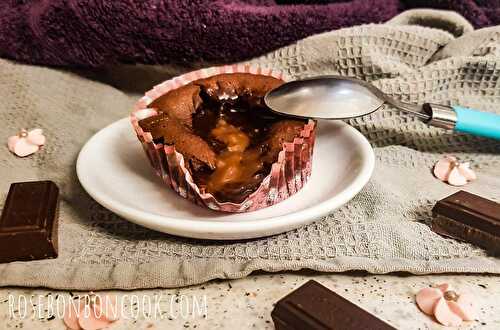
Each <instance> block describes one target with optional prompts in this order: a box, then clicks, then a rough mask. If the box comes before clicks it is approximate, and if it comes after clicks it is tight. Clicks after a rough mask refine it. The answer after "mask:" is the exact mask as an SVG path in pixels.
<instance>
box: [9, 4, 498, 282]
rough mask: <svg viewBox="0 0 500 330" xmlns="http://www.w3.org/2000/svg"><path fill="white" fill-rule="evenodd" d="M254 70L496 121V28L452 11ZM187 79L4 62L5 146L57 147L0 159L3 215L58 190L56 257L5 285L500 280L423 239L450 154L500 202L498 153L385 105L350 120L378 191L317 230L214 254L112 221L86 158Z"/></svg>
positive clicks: (323, 40)
mask: <svg viewBox="0 0 500 330" xmlns="http://www.w3.org/2000/svg"><path fill="white" fill-rule="evenodd" d="M253 61H254V62H258V63H261V64H263V65H266V66H272V67H275V68H278V69H282V70H285V71H287V72H288V73H289V74H290V75H292V76H293V77H296V78H303V77H307V76H314V75H321V74H340V75H348V76H356V77H359V78H362V79H366V80H368V81H371V82H373V83H374V84H376V85H377V86H378V87H380V88H382V89H383V90H384V91H385V92H387V93H389V94H391V95H393V96H395V97H396V98H399V99H401V100H403V101H407V102H424V101H431V102H436V103H444V104H449V103H451V104H460V105H464V106H470V107H475V108H478V109H482V110H485V111H492V112H497V113H500V80H499V77H500V27H499V28H490V29H485V30H480V31H473V29H472V27H471V26H470V25H469V24H468V23H467V22H466V21H465V20H463V19H462V18H461V17H460V16H458V15H456V14H453V13H449V12H438V11H426V10H420V11H413V12H410V13H404V14H402V15H400V16H398V17H396V18H395V19H394V20H393V21H391V22H389V23H388V24H384V25H367V26H360V27H353V28H349V29H343V30H339V31H333V32H329V33H324V34H320V35H316V36H313V37H310V38H307V39H304V40H301V41H299V42H297V43H295V44H293V45H290V46H288V47H285V48H282V49H279V50H277V51H275V52H272V53H270V54H267V55H266V56H263V57H261V58H258V59H254V60H253ZM198 66H199V65H198ZM193 67H195V65H193ZM179 69H180V68H173V67H144V66H121V67H113V68H108V69H105V70H101V71H100V72H88V71H86V72H83V71H82V72H69V71H64V70H60V69H55V68H46V67H37V66H29V65H22V64H18V63H13V62H11V61H8V60H0V99H1V100H2V102H1V103H0V121H1V123H2V125H1V127H0V137H1V139H2V140H3V141H6V139H7V137H8V136H9V135H11V134H14V133H16V130H17V129H18V128H22V127H26V128H33V127H41V128H43V129H44V130H45V132H46V135H47V137H48V142H47V145H46V147H45V148H44V149H43V151H41V152H39V153H37V154H35V155H34V156H32V157H28V158H25V159H19V158H16V157H15V156H13V155H12V154H11V153H9V151H8V150H7V148H6V147H5V146H3V147H1V148H0V173H1V176H0V191H1V195H2V196H0V197H1V200H2V202H0V203H3V200H4V198H5V195H6V193H7V190H8V188H9V184H10V183H11V182H16V181H25V180H35V179H51V180H54V181H56V182H57V183H58V184H59V186H60V188H61V191H62V204H61V215H60V223H61V224H60V233H59V234H60V256H59V257H58V258H57V259H54V260H41V261H32V262H14V263H10V264H2V265H0V285H2V286H7V285H20V286H46V287H52V288H66V289H105V288H123V289H132V288H152V287H175V286H184V285H190V284H195V283H201V282H203V281H208V280H210V279H214V278H238V277H243V276H246V275H248V274H249V273H251V272H252V271H255V270H264V271H282V270H298V269H302V268H309V269H314V270H317V271H324V272H340V271H347V270H353V269H358V270H366V271H368V272H373V273H386V272H393V271H405V272H411V273H415V274H423V273H440V272H464V273H465V272H481V273H482V272H491V273H500V259H496V258H493V257H489V256H488V255H487V254H486V253H485V252H484V251H483V250H481V249H479V248H477V247H475V246H473V245H470V244H467V243H460V242H457V241H455V240H451V239H445V238H443V237H441V236H439V235H436V234H434V233H433V232H432V231H431V230H430V229H429V227H428V224H429V222H430V220H431V214H430V210H431V208H432V206H433V204H434V203H435V202H436V200H438V199H440V198H442V197H444V196H446V195H448V194H451V193H453V192H455V191H457V190H458V189H457V188H454V187H451V186H448V185H446V184H444V183H442V182H440V181H438V180H436V179H435V178H434V177H433V176H432V174H431V171H430V169H431V168H432V166H433V164H434V162H435V161H436V160H437V159H439V158H440V157H442V156H443V154H447V153H452V154H455V155H457V156H459V157H460V158H462V159H464V160H466V161H470V162H471V163H472V166H473V168H474V169H475V170H476V172H477V175H478V180H477V181H475V182H473V183H472V184H470V185H468V186H467V187H466V188H465V189H467V190H468V191H471V192H473V193H478V194H480V195H482V196H484V197H487V198H492V199H496V200H497V201H498V200H499V197H500V142H499V141H494V140H488V139H482V138H476V137H472V136H466V135H462V134H456V133H453V132H449V131H444V130H441V129H437V128H430V127H428V126H426V125H425V124H423V123H420V122H419V121H418V120H416V119H414V118H412V117H410V116H408V115H404V114H402V113H400V112H399V111H397V110H395V109H392V108H388V107H387V108H384V109H383V110H382V111H378V112H376V113H373V114H371V115H369V116H366V117H364V118H358V119H354V120H351V121H350V124H351V125H353V126H354V127H356V128H357V129H359V130H360V131H361V132H362V133H363V134H364V135H365V136H366V137H367V138H368V139H369V140H370V142H371V143H372V145H373V147H374V149H375V154H376V167H375V172H374V174H373V177H372V179H371V180H370V182H369V183H368V185H367V186H366V187H365V188H364V189H363V190H362V192H361V193H359V195H357V196H356V197H355V198H354V199H353V200H352V201H351V202H349V203H348V204H347V205H345V206H344V207H342V208H340V209H339V210H337V211H335V212H334V213H332V214H331V215H329V216H327V217H326V218H323V219H318V221H317V222H316V223H314V224H311V225H308V226H305V227H302V228H300V229H297V230H294V231H291V232H288V233H284V234H281V235H276V236H273V237H268V238H261V239H255V240H249V241H238V242H209V241H199V240H191V239H183V238H178V237H173V236H169V235H166V234H162V233H157V232H153V231H151V230H147V229H144V228H141V227H139V226H136V225H133V224H131V223H129V222H127V221H126V220H123V219H121V218H119V217H118V216H116V215H114V214H112V213H111V212H109V211H107V210H105V209H104V208H103V207H101V206H99V205H98V204H97V203H96V202H94V201H93V200H92V199H91V198H90V197H89V196H88V195H87V194H86V193H85V192H84V191H83V189H82V188H81V186H80V185H79V183H78V180H77V178H76V175H75V160H76V157H77V155H78V152H79V150H80V148H81V147H82V146H83V145H84V143H85V142H86V141H87V139H89V138H90V137H91V136H92V135H93V134H94V133H96V132H97V131H98V130H99V129H101V128H103V127H104V126H106V125H108V124H109V123H111V122H113V121H115V120H118V119H120V118H123V117H125V116H127V115H128V114H129V112H130V110H131V108H132V104H133V102H134V101H135V99H136V98H137V97H138V95H139V94H140V93H141V92H144V90H146V89H148V88H150V87H151V86H152V85H153V84H154V83H158V82H159V81H161V80H165V79H167V78H169V77H171V76H172V75H174V74H178V73H179V72H180V70H179ZM191 69H192V68H181V70H182V71H189V70H191ZM123 147H124V148H126V147H127V146H126V145H124V146H123ZM317 156H318V157H321V155H317ZM145 161H146V159H145ZM131 189H133V187H131Z"/></svg>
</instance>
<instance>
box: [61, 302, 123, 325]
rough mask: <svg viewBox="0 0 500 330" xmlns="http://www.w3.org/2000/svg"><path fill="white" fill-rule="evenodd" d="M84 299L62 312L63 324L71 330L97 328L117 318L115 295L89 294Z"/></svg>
mask: <svg viewBox="0 0 500 330" xmlns="http://www.w3.org/2000/svg"><path fill="white" fill-rule="evenodd" d="M85 298H88V299H85V300H84V301H81V300H78V302H77V304H75V305H70V306H68V308H67V309H66V312H65V314H64V319H63V321H64V324H66V327H67V328H68V329H71V330H99V329H105V328H107V327H109V326H110V325H111V324H113V322H115V321H117V320H118V313H117V312H118V310H117V309H116V297H113V298H111V297H109V296H97V295H94V294H91V295H89V296H86V297H85Z"/></svg>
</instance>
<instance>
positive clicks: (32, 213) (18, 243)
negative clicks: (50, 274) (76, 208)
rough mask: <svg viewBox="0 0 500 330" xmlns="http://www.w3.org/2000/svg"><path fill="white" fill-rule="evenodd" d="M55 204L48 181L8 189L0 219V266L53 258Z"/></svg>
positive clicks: (54, 192)
mask: <svg viewBox="0 0 500 330" xmlns="http://www.w3.org/2000/svg"><path fill="white" fill-rule="evenodd" d="M58 202H59V188H58V187H57V186H56V184H55V183H54V182H52V181H34V182H20V183H13V184H12V185H11V186H10V189H9V194H8V195H7V200H6V201H5V206H4V208H3V211H2V217H1V218H0V262H11V261H20V260H36V259H48V258H56V257H57V227H58V221H57V214H58Z"/></svg>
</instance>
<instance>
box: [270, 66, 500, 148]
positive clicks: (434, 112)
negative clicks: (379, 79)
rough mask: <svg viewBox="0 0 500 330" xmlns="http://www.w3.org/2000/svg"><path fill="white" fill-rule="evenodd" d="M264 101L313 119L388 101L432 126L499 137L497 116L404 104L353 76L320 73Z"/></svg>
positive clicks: (348, 114)
mask: <svg viewBox="0 0 500 330" xmlns="http://www.w3.org/2000/svg"><path fill="white" fill-rule="evenodd" d="M264 102H265V103H266V105H267V106H268V107H269V108H271V109H272V110H273V111H276V112H279V113H282V114H286V115H290V116H294V117H300V118H314V119H348V118H354V117H360V116H364V115H367V114H370V113H372V112H374V111H376V110H378V109H380V107H381V106H382V105H383V104H384V103H387V104H390V105H392V106H394V107H396V108H398V109H400V110H402V111H404V112H407V113H409V114H411V115H414V116H416V117H418V118H419V119H420V120H422V121H423V122H425V123H427V124H429V125H432V126H437V127H441V128H445V129H454V130H456V131H460V132H465V133H469V134H474V135H479V136H484V137H489V138H493V139H499V140H500V115H496V114H493V113H489V112H481V111H477V110H472V109H467V108H464V107H460V106H447V105H439V104H432V103H424V104H422V105H416V104H410V103H404V102H401V101H398V100H395V99H393V98H391V97H390V96H388V95H387V94H384V93H383V92H382V91H381V90H379V89H378V88H376V87H375V86H373V85H371V84H370V83H367V82H365V81H363V80H359V79H356V78H348V77H340V76H321V77H313V78H308V79H303V80H295V81H291V82H288V83H285V84H283V85H281V86H279V87H278V88H275V89H273V90H272V91H270V92H268V93H267V94H266V96H265V97H264Z"/></svg>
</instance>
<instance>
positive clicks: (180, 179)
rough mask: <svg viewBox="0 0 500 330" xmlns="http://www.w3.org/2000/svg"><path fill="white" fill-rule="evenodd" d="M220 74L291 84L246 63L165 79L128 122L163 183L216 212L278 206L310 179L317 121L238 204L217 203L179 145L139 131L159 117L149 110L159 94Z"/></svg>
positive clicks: (270, 71) (287, 147)
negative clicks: (143, 122)
mask: <svg viewBox="0 0 500 330" xmlns="http://www.w3.org/2000/svg"><path fill="white" fill-rule="evenodd" d="M222 73H252V74H260V75H266V76H272V77H275V78H278V79H281V80H285V81H286V80H288V77H286V76H285V75H284V74H283V73H282V72H280V71H277V70H273V69H267V68H261V67H259V66H254V65H242V64H235V65H227V66H221V67H212V68H206V69H201V70H197V71H193V72H189V73H186V74H184V75H181V76H178V77H175V78H173V79H170V80H167V81H165V82H163V83H161V84H158V85H156V86H155V87H153V89H151V90H149V91H148V92H146V93H145V95H144V96H143V97H141V98H140V99H139V101H138V102H137V103H136V104H135V106H134V110H133V112H132V113H131V115H130V121H131V123H132V126H133V128H134V130H135V133H136V134H137V138H138V139H139V141H140V142H141V144H142V147H143V149H144V152H145V154H146V156H147V158H148V159H149V162H150V163H151V166H152V167H153V168H154V170H155V172H156V174H157V175H158V176H159V177H160V178H161V179H162V180H163V182H164V183H165V184H167V185H168V186H170V187H171V188H172V189H173V190H175V191H176V192H177V193H178V194H179V195H181V196H182V197H184V198H187V199H189V200H191V201H193V202H194V203H196V204H199V205H201V206H204V207H208V208H210V209H212V210H216V211H223V212H249V211H255V210H258V209H261V208H264V207H268V206H271V205H274V204H276V203H279V202H281V201H283V200H285V199H286V198H288V197H290V196H292V195H293V194H295V193H296V192H298V191H299V190H300V189H301V188H302V187H303V186H304V185H305V184H306V182H307V180H308V179H309V177H310V176H311V168H312V165H311V164H312V155H313V148H314V140H315V125H316V124H315V122H314V121H312V120H309V122H308V123H307V124H305V125H304V127H303V128H302V131H301V132H300V136H299V137H297V138H295V139H294V141H293V142H290V143H285V144H284V145H283V150H282V151H281V152H280V153H279V155H278V160H277V161H276V162H275V163H274V164H273V165H272V166H271V173H269V175H268V176H267V177H266V178H265V179H264V180H263V181H262V183H261V185H260V186H259V188H258V189H257V190H256V191H255V192H253V193H252V194H251V195H249V196H248V197H247V198H246V199H245V200H244V201H243V202H241V203H239V204H237V203H230V202H219V201H217V200H216V199H215V197H214V196H213V195H212V194H210V193H205V192H202V191H201V190H200V188H199V187H198V186H197V185H196V183H195V182H194V180H193V178H192V176H191V174H190V173H189V171H188V170H187V168H186V166H185V165H184V157H183V155H182V154H181V153H179V152H177V151H176V150H175V145H163V144H157V143H155V142H154V141H153V137H152V135H151V133H149V132H144V131H143V130H142V128H141V127H140V126H139V120H142V119H144V118H148V117H151V116H154V115H156V114H157V111H156V110H155V109H152V108H149V107H148V106H149V105H150V104H151V103H152V102H153V101H154V100H155V99H157V98H158V97H160V96H161V95H163V94H165V93H167V92H169V91H171V90H173V89H176V88H179V87H181V86H184V85H186V84H188V83H190V82H192V81H194V80H198V79H203V78H208V77H211V76H214V75H218V74H222Z"/></svg>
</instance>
